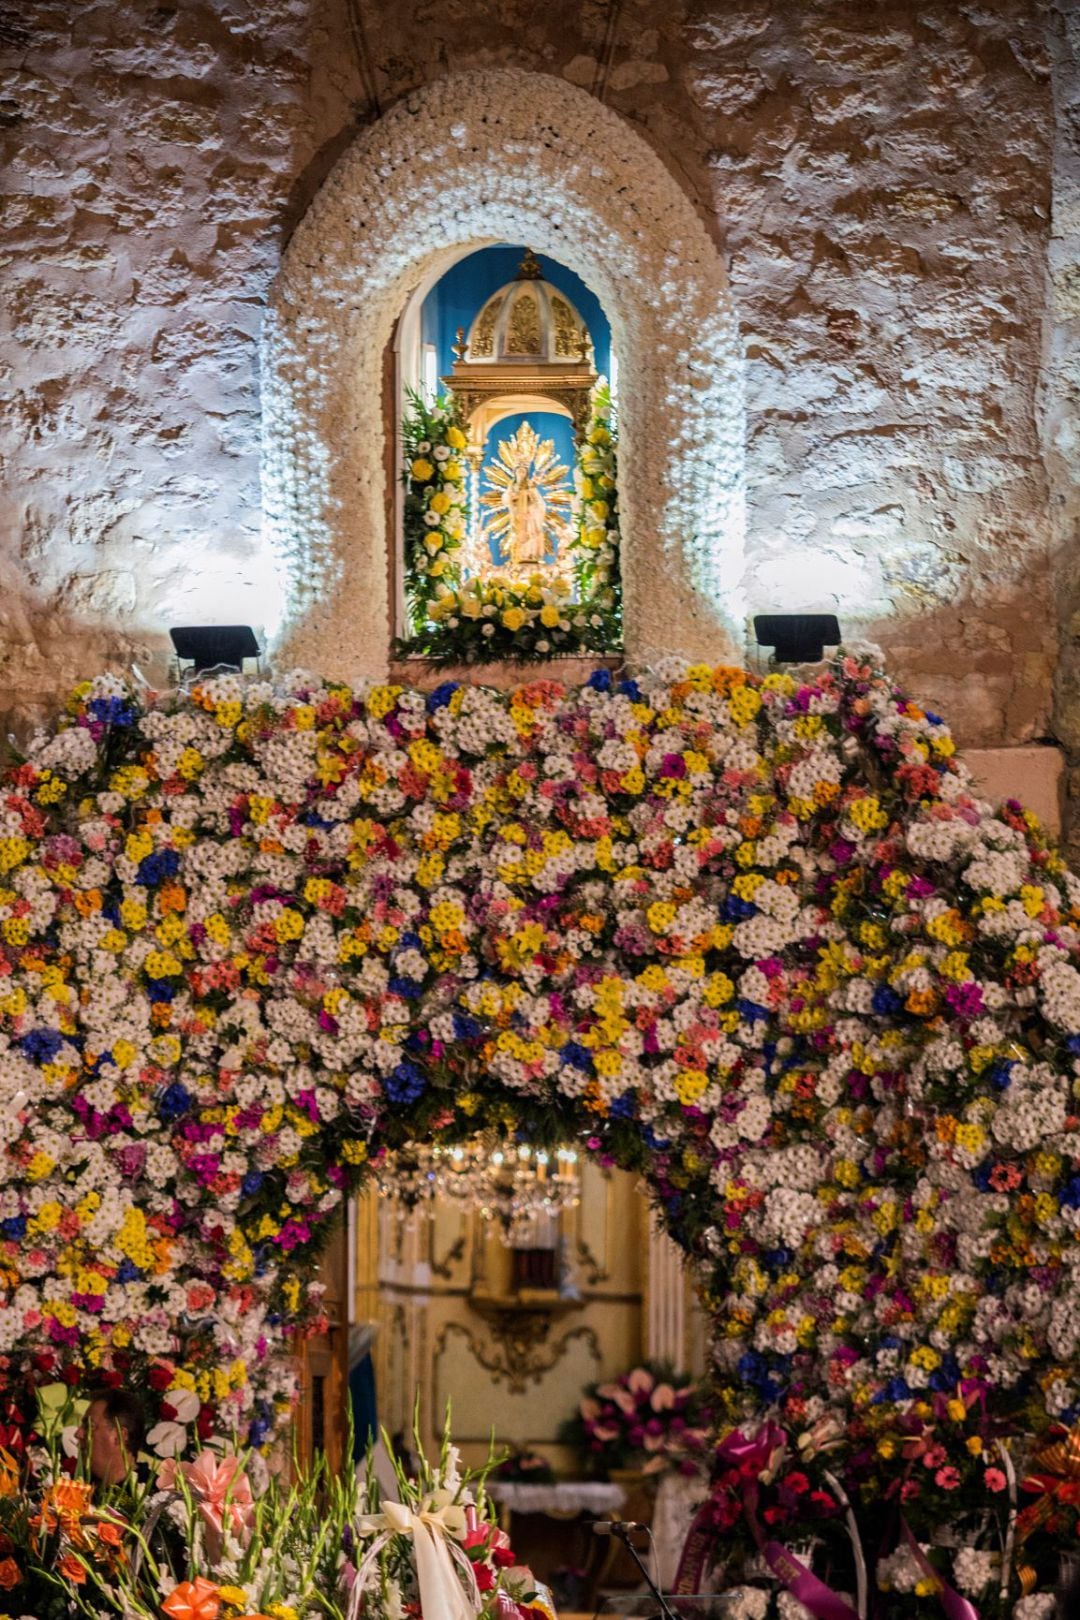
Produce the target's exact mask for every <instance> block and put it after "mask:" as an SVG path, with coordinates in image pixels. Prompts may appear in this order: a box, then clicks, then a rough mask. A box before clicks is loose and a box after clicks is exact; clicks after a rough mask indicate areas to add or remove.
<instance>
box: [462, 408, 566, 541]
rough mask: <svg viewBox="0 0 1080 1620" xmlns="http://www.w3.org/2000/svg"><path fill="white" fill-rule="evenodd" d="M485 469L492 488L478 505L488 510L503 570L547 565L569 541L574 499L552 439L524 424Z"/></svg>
mask: <svg viewBox="0 0 1080 1620" xmlns="http://www.w3.org/2000/svg"><path fill="white" fill-rule="evenodd" d="M484 471H485V475H486V478H487V482H488V485H489V488H488V490H487V493H486V494H484V495H481V497H480V504H481V505H482V506H486V507H487V508H488V509H489V512H490V516H489V517H488V518H487V520H486V521H485V523H484V538H485V539H486V540H488V541H491V540H494V541H495V543H496V545H497V546H498V548H499V553H500V557H501V566H502V567H504V568H509V569H511V570H512V571H514V572H515V573H516V572H519V571H524V572H532V571H534V570H535V569H537V568H542V567H544V566H545V563H546V561H547V557H548V554H549V553H550V552H554V553H556V554H557V553H558V550H559V545H560V542H562V541H563V540H564V539H565V538H566V534H567V524H568V520H569V517H570V510H571V498H572V497H571V492H570V489H569V487H568V486H567V482H566V480H567V473H568V469H567V468H566V467H565V466H563V464H562V463H561V462H560V461H558V460H556V455H555V443H554V440H552V439H541V438H540V437H539V435H538V434H537V432H536V430H535V429H534V428H533V426H532V424H531V423H529V422H523V423H522V424H521V426H520V427H519V428H518V430H517V432H516V433H515V434H514V436H513V438H511V439H503V440H502V442H501V443H500V445H499V449H498V454H497V456H496V458H495V460H493V461H490V462H489V463H488V465H487V467H486V468H485V469H484Z"/></svg>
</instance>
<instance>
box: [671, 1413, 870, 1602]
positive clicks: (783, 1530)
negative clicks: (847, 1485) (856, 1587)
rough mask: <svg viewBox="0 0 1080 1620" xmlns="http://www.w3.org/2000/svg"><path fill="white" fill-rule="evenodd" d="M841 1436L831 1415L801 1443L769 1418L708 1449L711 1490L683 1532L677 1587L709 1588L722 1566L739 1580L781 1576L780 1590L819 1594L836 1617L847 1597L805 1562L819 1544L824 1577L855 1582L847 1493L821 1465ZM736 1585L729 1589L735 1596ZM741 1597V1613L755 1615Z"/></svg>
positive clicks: (811, 1558)
mask: <svg viewBox="0 0 1080 1620" xmlns="http://www.w3.org/2000/svg"><path fill="white" fill-rule="evenodd" d="M837 1443H838V1425H836V1424H835V1423H834V1422H832V1421H830V1420H828V1419H825V1420H822V1421H820V1422H819V1423H817V1424H816V1425H815V1426H814V1427H813V1428H812V1429H810V1430H808V1431H807V1432H805V1433H803V1434H801V1435H800V1436H799V1437H798V1440H797V1441H796V1440H793V1439H792V1438H791V1437H790V1436H789V1435H788V1434H787V1433H786V1432H785V1431H784V1430H783V1429H782V1428H781V1427H780V1426H779V1425H778V1424H776V1423H774V1422H771V1421H766V1422H764V1423H762V1424H761V1425H760V1426H758V1427H757V1428H750V1427H748V1428H746V1429H734V1430H732V1431H731V1432H730V1433H728V1434H726V1435H725V1436H724V1437H723V1438H722V1439H721V1440H720V1441H719V1442H718V1444H717V1445H716V1447H715V1450H714V1452H713V1458H712V1488H711V1491H710V1494H709V1497H708V1499H707V1500H706V1501H705V1503H704V1504H703V1505H702V1507H701V1508H700V1509H699V1510H698V1513H697V1514H696V1516H695V1519H694V1522H693V1525H692V1528H691V1531H690V1534H689V1536H688V1537H687V1540H686V1544H685V1546H684V1549H683V1554H682V1558H681V1561H680V1565H679V1569H678V1571H677V1573H676V1576H675V1583H674V1584H675V1590H676V1592H700V1591H703V1590H705V1589H706V1588H707V1585H708V1582H709V1580H710V1579H712V1578H715V1573H716V1570H717V1569H718V1568H721V1567H722V1568H723V1570H724V1571H725V1572H726V1573H727V1574H728V1576H729V1578H730V1579H732V1580H734V1581H736V1582H738V1581H739V1580H741V1579H744V1578H747V1577H752V1578H755V1579H761V1580H768V1581H773V1580H779V1581H780V1582H781V1584H782V1587H783V1593H787V1592H788V1590H790V1592H791V1593H792V1594H794V1595H795V1596H798V1595H799V1594H802V1595H803V1596H806V1597H807V1601H809V1596H808V1594H809V1595H814V1594H820V1593H821V1592H824V1593H825V1596H826V1597H827V1598H828V1599H829V1600H830V1601H831V1602H832V1603H833V1605H834V1610H835V1612H836V1613H837V1614H838V1615H840V1614H842V1613H843V1602H842V1601H841V1600H840V1599H838V1598H836V1596H835V1594H834V1593H833V1592H832V1591H831V1590H830V1587H827V1586H824V1585H823V1583H822V1581H821V1580H819V1579H818V1577H817V1576H815V1575H814V1574H813V1573H812V1571H811V1567H810V1566H811V1565H812V1564H813V1562H814V1560H815V1555H816V1553H817V1552H818V1549H819V1548H820V1549H823V1558H822V1557H819V1558H818V1562H822V1561H823V1562H824V1563H825V1565H826V1578H827V1579H828V1581H829V1582H830V1583H831V1582H833V1581H834V1580H836V1581H839V1582H840V1583H841V1584H843V1585H845V1586H846V1585H852V1584H854V1580H853V1577H854V1565H855V1563H857V1562H858V1559H859V1557H860V1556H861V1555H860V1553H859V1549H858V1547H857V1546H856V1545H855V1544H854V1543H853V1542H852V1541H851V1540H850V1539H849V1531H848V1526H847V1525H846V1523H845V1520H846V1512H847V1509H848V1503H847V1500H846V1498H845V1496H844V1493H843V1490H842V1488H841V1486H840V1485H839V1483H838V1481H837V1480H836V1479H834V1477H833V1476H832V1475H831V1474H830V1473H829V1472H828V1470H827V1467H826V1457H827V1455H828V1453H829V1452H830V1451H831V1450H832V1449H833V1448H834V1446H835V1445H836V1444H837ZM785 1544H787V1545H785ZM789 1547H794V1549H795V1552H794V1553H792V1552H791V1551H790V1550H789ZM853 1555H854V1559H853ZM742 1590H743V1589H742V1588H740V1587H738V1586H735V1587H733V1588H732V1594H733V1596H734V1595H736V1594H738V1593H739V1592H740V1591H742ZM782 1595H783V1594H782ZM746 1601H747V1603H749V1604H750V1607H749V1609H747V1613H748V1614H749V1613H752V1612H755V1605H754V1604H753V1603H751V1602H750V1599H749V1598H747V1600H746ZM844 1601H846V1600H844ZM837 1604H839V1605H840V1606H839V1607H838V1608H837V1607H835V1606H836V1605H837ZM767 1612H771V1611H770V1610H767V1609H762V1614H765V1613H767ZM779 1612H780V1613H784V1609H783V1608H781V1609H780V1611H779ZM796 1612H797V1611H796Z"/></svg>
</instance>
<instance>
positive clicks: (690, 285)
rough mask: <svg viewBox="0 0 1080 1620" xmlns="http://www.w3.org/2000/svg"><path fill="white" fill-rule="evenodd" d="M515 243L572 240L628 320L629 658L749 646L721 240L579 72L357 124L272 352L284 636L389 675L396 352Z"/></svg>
mask: <svg viewBox="0 0 1080 1620" xmlns="http://www.w3.org/2000/svg"><path fill="white" fill-rule="evenodd" d="M497 241H512V242H521V241H524V242H528V243H530V244H531V245H532V246H533V248H534V249H535V250H536V251H537V252H540V253H547V254H549V255H550V256H552V257H554V258H557V259H559V260H560V261H561V262H562V263H564V264H565V265H567V266H568V267H569V268H570V269H572V270H574V271H576V272H577V274H578V275H579V276H580V277H581V278H582V280H583V281H585V282H586V283H587V285H588V286H589V287H590V288H591V289H592V290H593V291H594V292H595V293H596V295H597V297H598V298H599V299H600V301H601V303H602V304H603V306H604V308H605V310H606V311H607V313H608V316H609V319H610V321H611V327H612V340H613V344H614V347H615V349H616V350H617V352H618V355H619V366H620V375H621V378H622V389H621V400H620V432H621V441H620V443H621V448H620V471H619V489H620V513H621V517H622V532H623V564H622V566H623V582H624V626H625V640H626V648H627V652H628V655H629V656H630V657H631V658H633V659H647V658H655V657H656V656H659V655H661V654H663V653H665V652H669V651H676V650H677V651H679V652H682V653H684V654H687V655H689V656H701V657H710V658H714V659H716V658H725V657H731V656H732V655H733V654H734V653H735V652H736V650H737V648H738V647H739V645H740V643H741V618H742V608H741V602H740V599H739V594H738V590H739V587H738V581H739V575H740V572H741V554H742V461H743V457H742V446H743V401H742V387H741V365H740V360H739V351H738V336H737V329H736V323H735V317H734V312H733V309H732V304H731V298H730V294H729V291H728V286H727V278H726V276H725V273H724V268H723V265H722V263H721V260H720V256H719V254H718V252H717V250H716V248H715V246H714V244H713V242H712V241H711V239H710V238H709V236H708V234H707V232H706V231H705V229H704V226H703V225H702V223H701V221H700V220H699V219H698V217H697V215H696V213H695V211H694V208H693V206H692V204H691V202H690V200H689V199H688V198H687V196H686V195H685V193H684V192H683V191H682V190H681V188H680V187H679V185H678V184H677V182H676V181H675V180H674V178H673V177H672V176H671V175H670V174H669V172H668V171H667V169H666V168H665V167H664V165H663V163H662V162H661V161H660V159H659V158H658V157H657V155H656V153H655V152H653V150H652V149H651V148H650V147H649V146H648V145H647V144H646V143H645V142H644V141H643V140H642V138H641V136H640V135H638V134H637V133H636V132H635V131H634V130H633V129H632V128H631V127H630V126H629V125H628V124H626V123H625V122H624V121H623V120H622V119H621V118H619V117H618V116H617V115H616V114H615V113H613V112H611V111H610V110H609V109H607V108H605V107H603V106H602V105H601V104H600V103H599V102H597V101H596V100H595V99H594V98H593V97H591V96H589V95H588V94H586V93H585V92H584V91H582V90H580V89H577V88H576V87H574V86H572V85H568V84H566V83H564V82H563V81H562V80H560V79H556V78H552V77H549V76H547V75H544V74H533V73H526V72H522V71H520V70H517V69H510V68H500V69H494V70H490V71H488V70H485V71H481V72H475V73H465V74H457V75H451V76H449V77H447V78H445V79H441V80H439V81H438V82H437V83H436V84H434V85H431V86H429V87H426V88H425V89H423V90H421V91H419V92H417V93H415V94H414V95H411V96H409V97H408V98H407V99H406V100H404V101H403V102H401V103H399V104H398V105H397V106H396V107H394V108H393V109H392V110H391V111H390V112H389V113H388V114H387V115H386V116H385V117H384V118H383V119H381V120H380V121H379V122H378V123H377V124H375V125H373V126H372V127H371V128H370V129H368V130H366V131H365V132H364V133H363V134H362V135H360V136H358V138H357V140H356V141H355V142H354V144H353V145H352V146H351V147H350V148H349V150H348V151H347V152H346V153H345V154H344V156H343V157H342V158H341V159H340V160H339V162H338V163H337V165H336V166H335V168H334V169H333V170H332V172H331V174H330V175H329V177H328V178H327V180H326V182H325V184H324V185H323V187H322V189H321V190H320V192H319V194H318V196H317V197H316V198H315V201H314V202H313V203H312V205H311V207H310V209H309V210H308V213H307V214H306V216H305V217H304V219H303V220H302V222H301V224H300V226H299V228H298V229H297V231H296V234H295V235H294V237H293V239H292V241H291V243H290V244H289V247H288V250H287V252H286V254H285V257H284V260H283V263H282V267H281V270H280V273H279V275H278V277H277V280H276V281H275V283H274V286H273V288H272V291H271V297H270V303H269V308H268V311H267V316H266V322H265V328H264V344H263V372H262V376H263V502H264V512H265V521H266V524H267V527H268V531H269V536H270V539H271V542H272V544H273V546H274V548H275V552H276V555H277V557H278V560H279V566H280V568H281V570H282V575H283V585H284V589H285V593H286V601H287V608H286V625H285V629H284V632H283V636H282V642H283V645H282V646H281V647H280V649H279V650H280V653H281V655H282V656H283V657H284V658H287V659H289V660H292V661H299V662H303V663H308V664H314V665H317V666H318V667H319V668H321V669H323V670H325V671H327V672H328V673H332V674H334V675H335V676H338V677H343V678H355V677H356V676H358V675H362V674H376V675H377V674H381V673H383V672H384V671H385V669H386V666H387V663H388V655H389V642H390V637H391V634H392V613H391V602H390V585H389V573H390V571H389V569H388V566H387V557H388V544H389V543H390V541H389V538H388V536H387V534H386V499H385V496H386V490H385V477H386V474H385V433H386V430H387V429H386V421H387V415H386V413H385V411H384V397H383V369H382V368H383V356H384V352H385V350H386V346H387V344H388V342H389V340H390V338H391V335H392V333H393V329H394V324H395V322H396V321H397V319H398V317H399V316H400V315H401V313H402V311H403V310H404V309H405V308H406V305H407V304H408V303H409V302H410V300H411V299H412V297H413V295H414V293H415V292H416V291H417V289H418V288H420V287H422V286H424V285H425V284H426V285H429V286H430V285H431V284H432V283H433V282H434V280H436V279H437V278H438V277H439V276H440V275H441V274H442V273H443V272H444V270H445V269H447V268H448V267H449V266H450V265H451V264H452V263H453V262H454V261H455V260H456V259H457V258H458V257H460V256H461V254H462V253H463V252H465V251H468V250H471V249H474V248H477V247H482V246H485V245H487V244H489V243H493V242H497Z"/></svg>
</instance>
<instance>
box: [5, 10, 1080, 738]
mask: <svg viewBox="0 0 1080 1620" xmlns="http://www.w3.org/2000/svg"><path fill="white" fill-rule="evenodd" d="M0 43H2V45H3V49H4V56H5V64H6V70H5V73H4V76H3V85H2V89H0V124H2V126H3V127H2V136H3V145H4V158H3V176H4V182H3V191H4V206H3V223H2V246H0V254H2V260H0V263H2V270H0V274H2V277H3V282H4V292H5V296H4V299H3V308H2V329H0V375H2V388H3V397H4V399H5V409H4V411H3V413H2V419H0V459H2V471H0V482H2V487H3V496H2V500H3V516H4V523H3V527H2V530H0V534H2V551H0V678H2V682H3V689H4V690H3V696H2V703H3V706H4V707H5V708H6V709H7V710H8V711H9V712H10V713H11V714H13V715H14V716H17V717H26V716H28V715H32V714H34V713H36V712H40V711H41V710H42V709H43V708H44V707H46V706H48V704H49V703H50V702H51V701H52V700H53V699H54V697H55V695H56V694H57V693H58V692H59V691H61V690H62V689H63V688H64V687H65V686H66V685H68V684H69V683H70V682H71V681H72V680H74V679H77V678H78V677H79V676H80V675H82V674H85V673H87V672H89V671H91V670H94V669H97V668H99V667H100V666H101V665H102V663H103V662H111V663H114V664H119V665H120V666H121V667H123V666H125V665H126V664H127V663H128V662H129V661H130V659H131V658H135V659H136V661H139V662H144V661H145V664H146V666H147V667H148V670H149V672H150V673H151V674H154V673H156V672H160V670H161V669H162V668H163V660H162V654H161V649H162V647H163V645H164V642H163V632H164V629H165V627H166V626H167V625H168V624H169V623H177V622H184V621H185V620H187V619H190V618H197V617H202V618H206V617H208V616H209V615H208V605H209V604H216V605H218V606H219V607H220V608H221V612H220V613H219V614H218V615H216V616H219V617H220V616H224V606H225V605H234V606H235V609H236V612H237V613H238V614H239V613H242V611H243V609H244V607H245V604H246V603H248V602H255V601H258V600H262V599H263V598H264V597H265V595H266V593H270V594H272V592H273V588H274V582H273V567H272V562H271V559H270V558H269V556H268V554H267V551H266V548H265V544H264V541H263V538H262V533H261V522H260V505H259V469H258V451H257V446H258V423H259V377H258V364H257V358H258V349H257V344H258V333H259V325H260V317H261V312H262V309H263V306H264V302H265V299H266V294H267V289H268V287H269V285H270V283H271V281H272V279H273V276H274V273H275V269H276V267H277V265H278V262H279V259H280V255H281V251H282V247H283V244H284V243H285V242H286V241H287V240H288V238H289V235H290V233H291V231H292V229H293V228H294V226H295V224H296V222H297V220H298V219H299V218H300V217H301V216H302V214H303V211H304V209H305V207H306V206H307V204H308V203H309V202H310V200H311V198H312V196H313V195H314V194H315V192H316V190H317V189H318V186H319V184H320V183H321V181H322V179H323V178H324V177H325V175H326V173H327V172H328V170H329V168H330V166H331V165H332V163H333V161H334V160H335V158H336V157H337V156H338V155H340V153H341V152H342V151H343V150H344V148H345V146H346V145H347V144H348V143H349V141H350V140H351V138H352V137H353V136H354V135H355V133H356V131H357V129H358V127H360V126H361V125H363V124H365V123H367V122H369V121H370V120H372V119H373V118H375V117H377V116H378V114H379V113H380V111H384V110H385V109H386V107H387V106H389V105H390V104H391V103H392V102H393V101H395V100H396V99H397V98H398V97H400V96H401V95H402V94H403V93H404V92H406V91H407V90H409V89H412V88H414V87H415V86H417V85H419V84H422V83H424V82H426V81H428V80H430V79H431V78H433V77H435V76H436V75H440V74H443V73H446V72H447V71H452V70H456V69H462V68H467V67H475V66H483V65H490V64H496V63H504V62H505V63H510V64H513V65H515V66H517V67H522V68H531V69H535V70H537V71H541V72H545V73H552V74H557V75H563V76H564V77H565V78H567V79H568V80H570V81H571V82H573V83H574V84H577V85H580V86H582V87H584V88H586V89H588V90H590V91H592V92H593V93H595V94H597V95H601V96H602V97H603V98H604V99H605V100H606V101H607V103H608V104H609V105H610V106H611V107H613V108H614V109H615V110H616V111H618V112H620V113H621V114H623V115H624V116H625V117H627V118H628V119H630V120H632V121H633V122H634V123H635V125H637V126H638V128H639V129H640V131H641V132H642V133H643V134H644V136H645V137H646V139H648V140H649V141H650V142H651V143H652V144H653V145H654V146H655V148H656V150H657V151H658V152H659V153H660V155H661V157H662V158H663V159H664V161H665V162H667V163H668V165H669V166H670V167H671V169H672V171H673V172H674V173H675V174H676V175H677V176H678V177H679V179H680V180H681V183H682V184H683V185H684V186H685V188H686V190H687V192H688V193H689V194H690V195H691V197H692V198H693V199H694V200H695V203H696V205H697V206H698V208H699V209H700V211H701V214H702V217H703V218H704V219H705V221H706V223H707V224H708V226H709V228H710V229H711V230H712V231H713V233H714V234H715V237H716V239H717V241H718V243H719V244H720V245H721V247H722V248H723V251H724V252H725V254H726V256H727V258H728V261H729V263H730V270H731V279H732V285H733V290H734V295H735V299H736V303H737V307H738V310H739V315H740V320H741V323H742V329H743V334H744V339H745V346H746V357H747V377H748V402H747V404H748V421H747V434H748V440H747V443H748V503H749V517H748V530H747V565H748V571H747V581H746V584H747V593H748V598H749V602H750V606H751V608H752V609H758V610H761V609H767V608H769V607H771V606H773V605H775V603H776V600H777V597H778V593H781V592H783V591H785V590H786V591H787V592H788V593H789V595H790V592H791V590H792V588H793V581H798V582H799V590H800V591H801V592H802V596H801V598H800V600H801V601H802V603H803V605H805V606H807V607H818V608H822V609H835V611H836V612H837V613H838V614H839V615H840V618H841V621H842V623H843V624H844V625H845V627H846V628H847V629H848V630H849V632H850V631H857V632H859V633H861V634H865V635H868V636H870V637H871V638H872V639H874V640H875V641H877V642H878V643H879V644H881V645H882V646H883V647H884V649H885V650H886V653H887V655H888V658H889V662H890V667H891V668H892V669H893V670H894V672H895V673H896V674H897V675H898V676H900V677H901V678H902V679H904V680H906V681H908V682H910V683H911V684H912V685H913V686H914V687H915V688H916V689H917V691H918V692H919V694H920V695H921V696H923V697H925V699H926V700H927V701H928V702H933V703H934V704H936V705H938V706H939V707H940V708H941V709H942V711H943V712H944V713H945V714H947V715H948V716H949V717H950V719H951V720H952V721H953V723H954V725H955V727H956V729H957V731H958V733H959V735H960V737H961V739H962V740H963V741H965V742H967V743H969V744H974V745H992V744H998V743H1017V742H1023V741H1031V740H1034V739H1039V738H1042V737H1046V736H1049V735H1055V734H1057V735H1060V737H1061V740H1062V742H1063V743H1064V745H1065V746H1066V748H1067V750H1068V751H1069V753H1070V756H1075V759H1076V760H1077V762H1080V662H1078V661H1077V659H1076V654H1075V651H1074V648H1075V646H1076V643H1077V640H1078V638H1080V570H1078V568H1077V565H1076V560H1075V549H1076V548H1075V538H1074V537H1075V533H1076V524H1077V515H1078V510H1080V496H1078V493H1077V490H1078V483H1080V433H1078V428H1077V409H1076V406H1077V394H1078V391H1080V252H1078V244H1080V203H1078V197H1080V72H1078V69H1077V58H1078V55H1080V22H1078V20H1077V16H1076V15H1075V14H1074V9H1073V8H1072V7H1071V6H1070V5H1068V4H1067V3H1065V0H1061V3H1060V4H1058V5H1052V4H1049V3H1043V0H985V3H982V4H979V3H976V0H970V3H968V0H926V3H924V4H918V3H905V0H892V3H889V4H878V3H875V0H840V3H825V0H799V3H795V0H665V3H664V4H660V3H659V0H603V3H601V0H585V3H581V0H573V3H571V0H549V3H548V4H546V5H545V6H543V7H537V6H536V5H535V4H534V3H533V0H439V3H438V4H435V3H434V0H174V3H171V4H161V5H153V4H151V3H148V0H100V3H95V0H82V3H80V4H75V3H73V0H67V3H65V0H57V3H48V0H29V3H28V4H27V3H24V4H21V5H12V6H11V7H10V9H8V10H7V11H6V12H2V13H0ZM431 206H432V207H439V206H440V196H439V177H438V175H432V176H431ZM230 616H231V615H230ZM1059 621H1060V628H1061V635H1060V641H1059V637H1058V636H1057V634H1056V629H1057V626H1058V623H1059ZM1059 644H1060V649H1061V650H1060V656H1059V652H1058V646H1059ZM1055 683H1056V684H1055ZM1055 691H1056V703H1055Z"/></svg>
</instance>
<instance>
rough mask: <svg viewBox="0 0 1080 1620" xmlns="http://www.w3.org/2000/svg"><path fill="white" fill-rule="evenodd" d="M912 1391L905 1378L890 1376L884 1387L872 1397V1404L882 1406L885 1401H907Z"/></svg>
mask: <svg viewBox="0 0 1080 1620" xmlns="http://www.w3.org/2000/svg"><path fill="white" fill-rule="evenodd" d="M910 1396H911V1391H910V1389H909V1388H908V1386H907V1380H906V1379H905V1378H890V1379H889V1382H888V1383H887V1384H886V1385H885V1388H884V1389H879V1390H878V1392H877V1394H876V1395H872V1396H871V1397H870V1404H871V1405H872V1406H880V1405H881V1404H882V1402H883V1401H906V1400H908V1399H909V1398H910Z"/></svg>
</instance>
